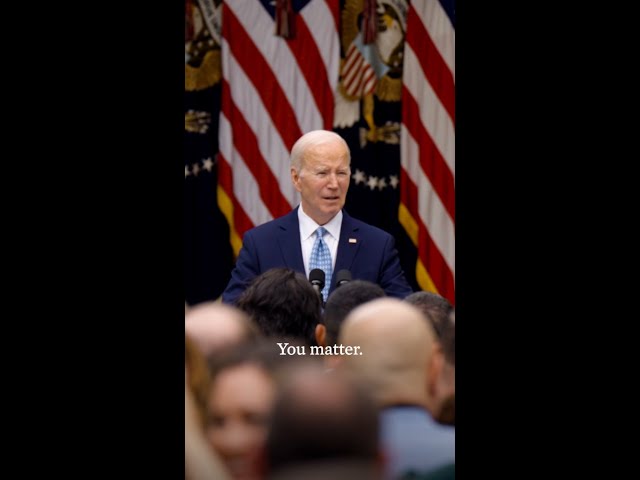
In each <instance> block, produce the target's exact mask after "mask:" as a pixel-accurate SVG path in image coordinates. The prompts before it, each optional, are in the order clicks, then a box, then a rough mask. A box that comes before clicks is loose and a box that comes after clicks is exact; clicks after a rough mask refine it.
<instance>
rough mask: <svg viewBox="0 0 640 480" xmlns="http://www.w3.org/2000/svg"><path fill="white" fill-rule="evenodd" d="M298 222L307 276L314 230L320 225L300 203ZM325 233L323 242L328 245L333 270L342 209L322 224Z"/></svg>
mask: <svg viewBox="0 0 640 480" xmlns="http://www.w3.org/2000/svg"><path fill="white" fill-rule="evenodd" d="M298 223H299V224H300V246H301V247H302V261H303V262H304V271H305V273H306V275H307V278H309V263H310V261H311V250H313V244H314V243H315V241H316V236H315V235H314V232H315V231H316V230H317V229H318V227H320V225H318V224H317V223H316V222H315V220H313V219H312V218H311V217H310V216H309V215H307V214H306V213H304V210H302V204H300V208H298ZM322 226H323V227H324V228H325V229H326V230H327V233H326V234H325V236H324V238H323V239H324V242H325V243H326V244H327V247H329V252H330V253H331V266H332V269H333V271H335V269H336V255H337V254H338V240H339V239H340V229H341V228H342V210H340V211H339V212H338V213H337V214H336V216H335V217H333V218H332V219H331V220H329V222H327V223H325V224H324V225H322Z"/></svg>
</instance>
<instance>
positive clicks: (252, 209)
mask: <svg viewBox="0 0 640 480" xmlns="http://www.w3.org/2000/svg"><path fill="white" fill-rule="evenodd" d="M273 3H274V2H272V1H270V0H260V1H257V0H255V1H247V0H225V1H224V5H223V12H222V74H223V79H222V107H221V113H220V124H219V143H220V151H219V157H218V160H219V161H218V168H219V186H218V204H219V205H220V208H221V210H222V211H223V213H224V214H225V216H226V218H227V221H228V222H229V226H230V230H231V234H230V235H231V244H232V246H233V250H234V253H235V254H236V255H237V254H238V252H239V251H240V248H241V246H242V240H241V238H242V236H243V234H244V233H245V232H246V231H247V230H248V229H250V228H252V227H254V226H257V225H260V224H262V223H264V222H267V221H269V220H271V219H273V218H276V217H279V216H281V215H284V214H286V213H287V212H289V211H290V210H291V209H292V208H293V207H295V206H296V205H297V204H298V202H299V193H298V192H297V191H296V190H295V189H294V187H293V185H292V182H291V178H290V173H289V152H290V151H291V147H292V146H293V144H294V143H295V141H296V140H297V139H298V138H299V137H300V136H302V135H303V134H304V133H307V132H309V131H311V130H317V129H326V130H331V129H332V124H333V112H334V93H335V91H336V87H337V83H338V74H339V69H340V66H339V65H340V39H339V36H338V25H339V1H338V0H307V1H297V0H296V1H293V2H291V3H290V4H289V5H290V6H292V7H293V22H294V23H293V25H292V27H293V28H291V29H288V30H289V31H291V32H294V34H293V37H292V38H283V37H281V36H277V35H276V20H275V13H276V12H275V8H274V5H273ZM285 3H286V2H285Z"/></svg>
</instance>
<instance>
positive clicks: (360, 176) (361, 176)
mask: <svg viewBox="0 0 640 480" xmlns="http://www.w3.org/2000/svg"><path fill="white" fill-rule="evenodd" d="M351 178H353V179H354V180H355V181H356V185H359V184H360V182H364V173H362V170H358V169H357V168H356V173H354V174H353V175H351Z"/></svg>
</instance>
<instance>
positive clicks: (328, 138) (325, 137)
mask: <svg viewBox="0 0 640 480" xmlns="http://www.w3.org/2000/svg"><path fill="white" fill-rule="evenodd" d="M336 141H339V142H342V143H343V144H344V146H345V148H346V149H347V155H348V157H349V163H351V152H350V150H349V145H347V142H345V140H344V138H342V137H341V136H340V135H338V134H337V133H335V132H331V131H329V130H313V131H311V132H308V133H305V134H304V135H303V136H301V137H300V138H299V139H298V140H297V141H296V143H295V144H294V145H293V148H292V149H291V166H292V167H293V168H295V169H296V171H297V172H298V173H300V170H301V169H302V157H304V154H305V152H306V151H307V149H309V147H315V146H317V145H324V144H327V143H333V142H336Z"/></svg>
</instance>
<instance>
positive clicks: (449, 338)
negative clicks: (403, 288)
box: [404, 292, 456, 365]
mask: <svg viewBox="0 0 640 480" xmlns="http://www.w3.org/2000/svg"><path fill="white" fill-rule="evenodd" d="M404 300H405V301H406V302H408V303H410V304H412V305H415V306H416V307H418V308H419V309H420V311H421V312H422V313H423V314H424V315H425V316H426V317H427V319H428V320H429V322H430V323H431V326H432V327H433V330H434V331H435V333H436V336H437V338H438V342H440V344H441V345H442V350H443V352H444V357H445V359H446V360H447V362H449V363H450V364H452V365H455V338H456V337H455V328H456V327H455V323H454V321H453V320H452V319H451V316H452V315H453V311H454V310H453V305H451V303H449V300H447V299H446V298H444V297H443V296H441V295H438V294H437V293H432V292H414V293H412V294H411V295H409V296H407V297H405V299H404Z"/></svg>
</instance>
